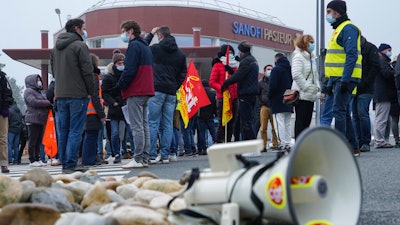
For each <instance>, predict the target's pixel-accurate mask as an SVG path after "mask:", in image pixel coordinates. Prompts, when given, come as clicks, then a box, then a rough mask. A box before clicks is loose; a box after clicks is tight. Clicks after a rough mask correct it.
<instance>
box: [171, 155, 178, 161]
mask: <svg viewBox="0 0 400 225" xmlns="http://www.w3.org/2000/svg"><path fill="white" fill-rule="evenodd" d="M169 161H171V162H176V161H178V157H176V155H169Z"/></svg>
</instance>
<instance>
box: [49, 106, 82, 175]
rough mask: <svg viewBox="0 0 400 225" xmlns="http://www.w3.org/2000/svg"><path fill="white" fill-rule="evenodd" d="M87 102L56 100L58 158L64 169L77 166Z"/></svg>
mask: <svg viewBox="0 0 400 225" xmlns="http://www.w3.org/2000/svg"><path fill="white" fill-rule="evenodd" d="M88 102H89V99H88V98H81V99H73V98H58V99H57V100H56V108H57V111H56V117H57V119H56V125H57V138H58V157H59V159H60V161H61V165H62V168H64V169H65V168H74V167H76V165H77V162H78V151H79V148H80V145H81V141H82V133H83V128H84V126H85V122H86V111H87V105H88Z"/></svg>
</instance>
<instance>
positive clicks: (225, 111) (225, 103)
mask: <svg viewBox="0 0 400 225" xmlns="http://www.w3.org/2000/svg"><path fill="white" fill-rule="evenodd" d="M222 94H223V97H222V126H226V124H227V123H228V122H229V121H230V120H231V119H232V109H231V103H230V96H229V91H228V90H225V91H224V92H223V93H222Z"/></svg>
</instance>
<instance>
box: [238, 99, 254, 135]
mask: <svg viewBox="0 0 400 225" xmlns="http://www.w3.org/2000/svg"><path fill="white" fill-rule="evenodd" d="M255 104H256V97H255V96H246V97H239V118H240V133H241V134H242V138H243V140H252V139H256V134H255V133H254V129H253V121H254V105H255Z"/></svg>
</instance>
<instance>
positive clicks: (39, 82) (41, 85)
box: [36, 80, 43, 88]
mask: <svg viewBox="0 0 400 225" xmlns="http://www.w3.org/2000/svg"><path fill="white" fill-rule="evenodd" d="M36 84H37V86H38V87H39V88H42V87H43V84H42V81H40V80H39V81H38V82H36Z"/></svg>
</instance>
